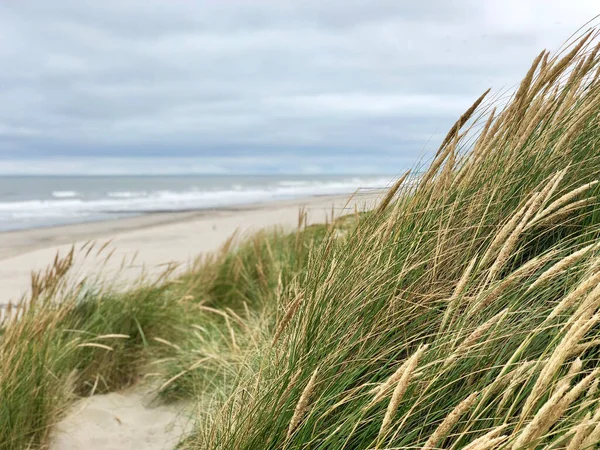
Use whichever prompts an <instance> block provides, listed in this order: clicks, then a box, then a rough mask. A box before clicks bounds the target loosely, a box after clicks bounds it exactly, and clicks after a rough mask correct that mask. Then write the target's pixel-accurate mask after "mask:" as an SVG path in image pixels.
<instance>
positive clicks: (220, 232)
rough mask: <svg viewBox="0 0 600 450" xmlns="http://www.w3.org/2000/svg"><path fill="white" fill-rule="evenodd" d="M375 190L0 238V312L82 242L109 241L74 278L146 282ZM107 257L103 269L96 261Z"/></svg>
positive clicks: (364, 199) (315, 219)
mask: <svg viewBox="0 0 600 450" xmlns="http://www.w3.org/2000/svg"><path fill="white" fill-rule="evenodd" d="M379 193H380V191H379V190H373V189H372V190H369V191H366V192H362V193H357V194H355V195H354V196H353V197H352V199H351V200H350V201H349V200H348V199H349V197H350V195H348V194H344V195H334V196H331V195H330V196H327V195H322V196H311V197H303V198H300V199H292V200H278V201H271V202H266V203H252V204H247V205H238V206H230V207H226V208H212V209H204V210H199V211H188V212H170V213H150V214H143V215H137V216H134V217H125V218H123V217H121V218H120V219H119V220H104V221H95V222H90V223H78V224H68V225H61V226H55V227H45V228H35V229H28V230H19V231H7V232H0V283H2V295H1V296H0V305H6V304H7V303H8V302H9V301H15V300H17V299H18V298H20V297H21V296H22V295H23V294H24V293H26V292H27V289H28V287H29V283H30V275H31V272H32V271H39V270H42V269H44V268H46V267H47V266H48V265H49V264H50V263H51V262H52V261H53V260H54V257H55V255H56V254H57V253H59V254H61V255H65V254H67V253H68V252H69V251H70V249H71V247H72V246H73V245H74V246H75V249H76V250H77V249H79V248H81V247H82V246H83V245H84V244H85V243H86V242H88V241H96V242H98V246H97V248H99V247H100V246H101V244H102V243H104V242H106V241H109V240H110V241H111V242H110V245H109V247H108V249H107V250H106V251H104V252H102V253H101V254H100V255H97V254H96V251H94V252H91V254H90V255H91V256H88V257H87V258H85V259H82V260H81V261H80V262H79V263H78V264H77V267H78V272H79V273H80V274H81V275H82V276H84V275H85V276H90V275H92V274H97V273H100V272H101V273H102V276H103V277H105V278H107V279H111V280H114V282H115V283H127V282H128V281H131V280H135V279H136V278H138V277H139V276H140V274H142V273H145V274H147V275H150V276H152V275H153V274H156V273H159V272H161V271H162V270H164V267H165V265H166V264H168V263H176V264H180V265H182V267H185V266H186V265H187V264H189V263H191V262H193V260H194V259H195V258H196V257H197V256H199V255H201V254H205V253H208V252H213V251H215V250H217V249H218V248H219V247H220V246H221V245H222V244H223V243H224V242H225V241H226V240H227V239H228V238H229V237H230V236H231V235H233V234H234V233H235V232H236V231H237V232H238V233H240V234H244V233H248V232H250V231H252V230H258V229H261V228H265V227H272V226H281V227H283V228H285V229H293V227H294V226H296V225H297V223H298V214H299V211H300V210H301V209H304V210H305V211H306V213H307V223H309V224H311V223H322V222H325V221H327V220H331V216H332V214H333V215H334V216H335V217H339V216H341V215H344V214H348V213H351V212H353V211H354V207H355V206H356V207H357V208H359V209H363V208H365V207H366V206H369V205H370V204H372V201H373V199H374V198H375V197H377V196H378V195H379ZM113 249H114V253H113V255H112V257H111V258H110V261H109V262H108V263H104V262H103V260H104V258H105V256H106V254H108V253H109V252H110V251H112V250H113Z"/></svg>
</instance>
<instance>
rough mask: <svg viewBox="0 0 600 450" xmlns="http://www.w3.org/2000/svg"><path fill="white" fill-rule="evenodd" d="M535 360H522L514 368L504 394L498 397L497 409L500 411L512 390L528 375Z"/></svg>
mask: <svg viewBox="0 0 600 450" xmlns="http://www.w3.org/2000/svg"><path fill="white" fill-rule="evenodd" d="M536 364H537V361H523V362H522V363H521V364H520V365H519V367H517V369H516V370H514V371H513V372H514V374H511V380H510V383H509V385H508V387H507V388H506V389H505V391H504V394H502V398H501V399H500V403H498V406H497V408H496V409H497V410H498V411H501V410H502V408H504V406H505V405H506V403H508V401H509V400H510V399H511V398H512V397H513V394H514V391H515V389H516V388H517V386H518V385H519V384H520V383H522V382H523V381H524V377H525V376H529V375H530V373H531V370H532V369H533V368H534V367H535V365H536Z"/></svg>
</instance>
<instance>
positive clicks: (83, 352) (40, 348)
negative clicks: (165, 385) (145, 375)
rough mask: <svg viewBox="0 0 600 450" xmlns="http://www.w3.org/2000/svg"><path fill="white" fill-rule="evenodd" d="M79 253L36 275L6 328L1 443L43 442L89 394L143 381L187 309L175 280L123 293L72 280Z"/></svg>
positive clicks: (0, 381) (0, 374)
mask: <svg viewBox="0 0 600 450" xmlns="http://www.w3.org/2000/svg"><path fill="white" fill-rule="evenodd" d="M73 254H74V253H73V252H71V253H70V254H68V255H66V256H65V257H63V258H58V257H57V259H56V260H55V262H54V264H53V265H52V266H51V267H50V268H49V269H48V270H47V271H46V272H45V273H40V274H36V275H34V276H33V277H32V293H31V295H30V296H28V297H27V298H25V299H23V301H22V302H21V303H20V304H19V305H18V306H15V307H13V306H10V307H9V308H10V310H9V311H8V312H7V314H6V315H5V318H4V321H3V323H2V327H1V334H0V399H1V400H0V448H2V449H25V448H31V449H35V448H43V447H45V446H46V445H47V443H48V438H49V435H50V433H51V429H52V426H53V425H54V424H55V423H56V422H57V421H58V420H59V419H60V418H61V417H62V416H63V415H64V413H65V411H66V410H67V408H68V407H69V406H70V405H71V404H72V402H73V401H75V400H76V399H77V398H79V397H81V396H89V395H93V394H97V393H103V392H109V391H114V390H118V389H121V388H124V387H126V386H129V385H131V384H132V383H134V382H136V381H137V379H138V377H139V376H140V375H141V373H142V370H143V367H144V366H145V364H146V363H147V362H148V361H149V359H150V358H151V357H156V356H157V355H159V354H160V346H159V345H158V343H157V342H156V340H155V339H157V338H158V339H171V340H174V339H176V338H177V336H179V333H180V330H181V329H182V326H181V323H183V322H182V320H183V318H184V317H185V310H184V309H182V306H181V303H180V302H179V298H178V297H177V295H176V293H175V292H173V291H172V289H171V288H170V287H169V284H168V283H162V284H160V285H158V284H157V285H150V284H140V285H138V286H135V287H133V288H132V289H130V290H128V291H126V292H121V293H115V292H110V291H105V290H103V289H101V288H98V287H97V288H94V289H90V288H86V287H85V285H84V284H83V283H80V284H76V283H72V282H70V281H69V272H70V271H71V267H72V262H73Z"/></svg>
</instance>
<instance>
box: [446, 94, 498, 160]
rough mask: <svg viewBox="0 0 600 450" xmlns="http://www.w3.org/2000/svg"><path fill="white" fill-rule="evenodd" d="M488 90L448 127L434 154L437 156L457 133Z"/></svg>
mask: <svg viewBox="0 0 600 450" xmlns="http://www.w3.org/2000/svg"><path fill="white" fill-rule="evenodd" d="M490 91H491V89H488V90H487V91H485V92H484V93H483V94H481V96H480V97H479V98H478V99H477V100H475V102H474V103H473V104H472V105H471V106H470V107H469V108H468V109H467V110H466V111H465V112H464V113H463V115H462V116H460V117H459V118H458V120H457V121H456V123H455V124H454V125H453V126H452V128H450V131H448V134H447V135H446V137H445V138H444V140H443V141H442V144H441V145H440V148H439V149H438V151H437V155H436V156H439V155H440V153H441V152H442V149H443V148H444V147H445V146H446V145H447V144H448V142H450V139H452V137H453V136H455V135H456V134H458V131H459V130H460V129H461V128H462V126H463V125H464V124H465V123H466V122H467V121H468V120H469V119H470V118H471V116H472V115H473V113H474V112H475V110H476V109H477V108H478V107H479V105H480V104H481V102H482V101H483V99H484V98H485V96H486V95H488V93H489V92H490Z"/></svg>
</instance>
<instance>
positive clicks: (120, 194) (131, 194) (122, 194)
mask: <svg viewBox="0 0 600 450" xmlns="http://www.w3.org/2000/svg"><path fill="white" fill-rule="evenodd" d="M147 195H148V193H147V192H146V191H117V192H109V193H108V194H107V196H108V197H110V198H140V197H146V196H147Z"/></svg>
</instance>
